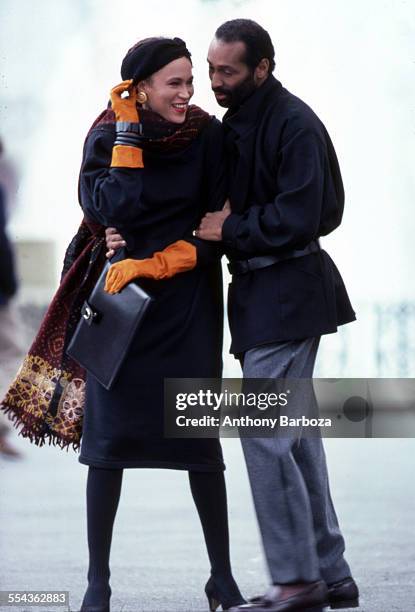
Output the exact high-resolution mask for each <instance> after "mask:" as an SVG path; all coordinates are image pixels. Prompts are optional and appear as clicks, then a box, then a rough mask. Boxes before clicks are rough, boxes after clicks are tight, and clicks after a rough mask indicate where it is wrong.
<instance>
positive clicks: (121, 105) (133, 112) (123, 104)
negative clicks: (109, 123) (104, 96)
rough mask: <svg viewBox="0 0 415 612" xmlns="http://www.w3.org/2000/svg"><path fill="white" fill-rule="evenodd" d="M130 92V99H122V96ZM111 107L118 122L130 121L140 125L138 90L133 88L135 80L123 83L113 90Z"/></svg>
mask: <svg viewBox="0 0 415 612" xmlns="http://www.w3.org/2000/svg"><path fill="white" fill-rule="evenodd" d="M125 91H127V92H128V98H122V97H121V94H123V93H124V92H125ZM110 96H111V106H112V110H113V111H114V113H115V118H116V120H117V121H130V122H131V123H138V122H139V120H140V119H139V117H138V110H137V90H136V88H135V87H133V80H132V79H129V80H128V81H123V82H122V83H120V84H119V85H116V86H115V87H113V88H112V89H111V92H110Z"/></svg>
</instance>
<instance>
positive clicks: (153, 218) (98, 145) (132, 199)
mask: <svg viewBox="0 0 415 612" xmlns="http://www.w3.org/2000/svg"><path fill="white" fill-rule="evenodd" d="M114 137H115V134H114V126H113V125H106V124H104V125H101V126H97V127H95V128H94V129H93V130H92V131H91V133H90V135H89V137H88V139H87V141H86V144H85V148H84V158H83V163H82V168H81V177H80V196H81V203H82V207H83V209H84V212H85V214H86V215H87V216H88V217H91V218H92V219H94V220H95V221H97V222H99V223H101V224H103V225H105V226H114V227H116V228H117V229H118V230H119V231H120V232H121V233H122V234H123V236H124V237H125V238H126V240H127V245H128V253H126V256H127V257H132V258H136V259H142V258H146V257H151V256H152V255H153V253H154V252H155V251H159V250H162V249H164V248H165V247H166V246H168V245H169V244H171V243H173V242H175V241H176V240H179V239H188V240H191V241H193V243H194V244H196V246H197V257H198V265H197V267H196V268H195V269H194V270H191V271H188V272H185V273H181V274H178V275H176V276H175V277H173V278H171V279H168V280H163V281H152V280H148V279H146V280H144V279H143V280H140V281H139V284H140V285H141V286H142V287H143V288H144V289H145V290H146V291H147V292H148V293H149V294H151V295H152V297H153V298H154V302H153V303H152V305H151V306H150V309H149V310H148V311H147V313H146V316H145V319H144V322H143V324H142V325H141V327H140V329H139V330H138V332H137V334H136V337H135V339H134V341H133V344H132V347H131V349H130V351H129V353H128V356H127V358H126V361H125V362H124V364H123V366H122V369H121V373H120V375H119V377H118V379H117V381H116V382H115V384H114V386H113V388H112V389H111V390H110V391H107V390H105V389H104V388H103V387H102V386H101V385H100V384H99V383H98V382H96V381H95V379H94V378H92V377H91V376H88V379H87V390H86V406H85V415H84V425H83V434H82V443H81V455H80V461H81V463H85V464H87V465H93V466H98V467H99V466H102V467H110V468H111V467H113V468H124V467H160V468H177V469H187V470H206V471H208V470H220V469H223V460H222V452H221V447H220V443H219V441H218V440H216V439H195V440H192V439H168V438H164V437H163V409H164V406H163V380H164V378H185V377H186V378H216V377H220V375H221V369H222V325H223V304H222V279H221V267H220V261H219V257H218V253H217V251H216V247H214V246H212V245H210V244H208V243H203V242H202V241H199V240H197V239H194V238H192V231H193V230H194V229H195V228H196V227H197V226H198V224H199V221H200V219H201V218H202V217H203V215H204V214H205V212H206V211H209V210H211V211H212V210H219V209H220V208H222V206H223V203H224V200H225V199H226V191H227V186H226V168H225V164H224V157H223V134H222V126H221V124H220V123H219V121H217V120H216V119H212V120H211V121H209V123H208V124H207V126H206V127H204V128H203V130H202V132H201V133H200V134H199V136H198V137H197V138H196V139H194V140H193V141H192V142H191V144H190V145H189V146H188V148H186V149H185V150H183V151H180V152H173V153H150V152H147V151H144V166H145V167H144V169H135V168H134V169H127V168H125V169H124V168H110V160H111V151H112V146H113V143H114Z"/></svg>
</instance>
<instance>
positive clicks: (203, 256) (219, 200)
mask: <svg viewBox="0 0 415 612" xmlns="http://www.w3.org/2000/svg"><path fill="white" fill-rule="evenodd" d="M207 129H208V130H209V131H208V133H207V135H206V136H207V138H206V151H205V164H204V171H205V177H204V179H205V180H204V185H205V193H206V198H205V203H206V204H205V206H204V207H203V210H202V215H204V214H205V213H207V212H215V211H218V210H222V208H223V205H224V204H225V201H226V199H227V197H228V191H229V185H228V167H227V161H226V151H225V137H224V130H223V127H222V124H221V123H220V121H218V120H217V119H216V118H213V119H212V121H211V123H210V125H209V126H208V128H207ZM200 221H201V219H200ZM194 229H196V228H194ZM186 240H188V242H191V243H192V244H193V245H194V246H195V247H196V250H197V263H198V265H206V264H210V263H213V262H215V261H219V260H220V259H221V257H222V255H223V252H224V250H223V244H222V243H220V242H213V241H208V240H201V239H200V238H197V237H195V236H191V235H190V236H187V237H186Z"/></svg>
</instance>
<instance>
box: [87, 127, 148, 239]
mask: <svg viewBox="0 0 415 612" xmlns="http://www.w3.org/2000/svg"><path fill="white" fill-rule="evenodd" d="M114 139H115V133H114V132H113V131H112V130H110V129H108V128H96V129H94V130H92V131H91V133H90V135H89V136H88V138H87V140H86V142H85V145H84V153H83V160H82V166H81V173H80V181H79V192H80V202H81V206H82V208H83V211H84V213H85V215H86V216H87V217H88V218H90V219H92V220H93V221H96V222H97V223H100V224H101V225H104V226H106V227H110V226H114V227H117V228H118V229H119V230H120V231H122V230H123V229H126V230H127V228H128V229H130V230H131V229H133V228H136V227H139V225H140V213H141V211H142V209H143V206H142V202H141V197H142V192H143V170H142V169H141V168H111V167H110V164H111V155H112V147H113V145H114Z"/></svg>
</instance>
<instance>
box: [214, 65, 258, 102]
mask: <svg viewBox="0 0 415 612" xmlns="http://www.w3.org/2000/svg"><path fill="white" fill-rule="evenodd" d="M255 89H256V85H255V80H254V75H253V73H252V74H249V75H248V76H247V77H246V79H244V80H243V81H242V82H241V83H239V84H238V85H236V86H235V87H233V88H230V87H216V89H214V90H213V92H214V93H220V94H224V95H225V96H226V98H223V99H222V100H218V99H217V98H216V101H217V103H218V104H219V105H220V106H224V107H225V108H237V107H238V106H240V105H241V104H242V102H243V101H244V100H246V98H248V96H250V95H251V93H253V92H254V91H255Z"/></svg>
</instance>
